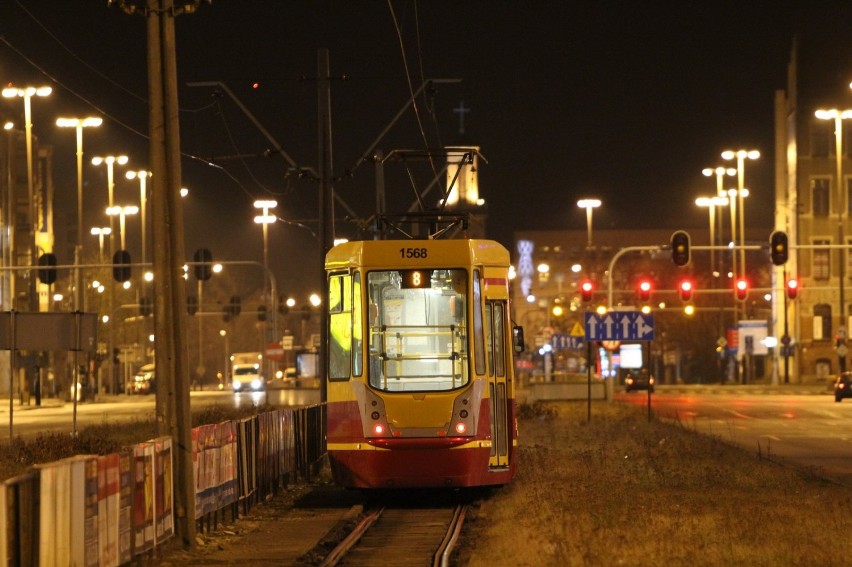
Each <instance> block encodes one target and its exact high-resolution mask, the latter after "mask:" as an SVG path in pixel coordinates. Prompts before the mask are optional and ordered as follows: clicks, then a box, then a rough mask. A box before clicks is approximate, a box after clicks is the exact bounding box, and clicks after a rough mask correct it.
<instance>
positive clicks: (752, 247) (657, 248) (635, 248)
mask: <svg viewBox="0 0 852 567" xmlns="http://www.w3.org/2000/svg"><path fill="white" fill-rule="evenodd" d="M826 247H827V246H814V248H826ZM690 248H691V249H692V250H731V248H730V247H728V246H691V247H690ZM736 248H742V249H743V250H762V249H764V248H766V247H765V246H759V245H756V244H755V245H746V246H738V247H736ZM736 248H735V250H736ZM791 248H792V247H791ZM663 250H671V246H670V245H665V246H628V247H626V248H622V249H621V250H619V251H618V252H616V253H615V255H614V256H613V257H612V260H610V261H609V270H608V274H607V308H608V309H612V300H613V288H612V274H613V272H614V270H615V264H616V262H618V260H619V258H621V257H622V256H623V255H625V254H627V253H630V252H662V251H663Z"/></svg>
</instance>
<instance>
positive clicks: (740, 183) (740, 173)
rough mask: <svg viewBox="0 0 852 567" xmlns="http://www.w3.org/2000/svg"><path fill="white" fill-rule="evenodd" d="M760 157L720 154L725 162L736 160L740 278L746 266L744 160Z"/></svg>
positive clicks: (729, 152)
mask: <svg viewBox="0 0 852 567" xmlns="http://www.w3.org/2000/svg"><path fill="white" fill-rule="evenodd" d="M759 157H760V152H759V151H757V150H737V151H733V150H725V151H724V152H722V159H725V160H732V159H736V160H737V191H738V193H737V196H738V201H739V202H738V203H737V208H739V215H740V218H739V224H740V274H741V277H744V276H745V271H746V264H745V203H744V202H743V197H745V195H743V192H742V191H743V189H744V188H745V160H746V159H757V158H759ZM734 245H735V246H736V239H734Z"/></svg>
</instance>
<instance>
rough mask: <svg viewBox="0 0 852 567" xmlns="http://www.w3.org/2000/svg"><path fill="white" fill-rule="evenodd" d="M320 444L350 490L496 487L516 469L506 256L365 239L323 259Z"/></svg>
mask: <svg viewBox="0 0 852 567" xmlns="http://www.w3.org/2000/svg"><path fill="white" fill-rule="evenodd" d="M325 267H326V275H327V277H328V302H327V306H328V310H329V313H328V325H329V329H328V337H329V339H328V341H329V348H328V349H327V352H328V355H327V356H328V358H327V365H326V369H327V376H326V380H327V402H328V403H327V416H328V418H327V419H328V421H327V448H328V456H329V460H330V463H331V470H332V474H333V477H334V480H335V482H336V483H338V484H340V485H342V486H346V487H350V488H377V489H379V488H380V489H387V488H409V487H474V486H486V485H502V484H505V483H507V482H509V481H510V480H511V479H512V477H513V476H514V474H515V454H516V448H517V438H518V434H517V423H516V417H515V380H514V363H513V357H514V354H515V352H520V350H521V348H522V347H521V345H523V330H522V329H521V328H519V327H515V326H513V325H512V323H511V319H510V315H509V253H508V251H507V250H506V249H505V248H504V247H503V246H501V245H500V244H499V243H497V242H494V241H490V240H476V239H458V240H371V241H358V242H347V243H344V244H339V245H337V246H335V247H334V248H333V249H331V250H330V251H329V252H328V254H327V255H326V263H325Z"/></svg>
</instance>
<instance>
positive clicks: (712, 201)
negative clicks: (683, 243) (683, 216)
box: [695, 196, 728, 276]
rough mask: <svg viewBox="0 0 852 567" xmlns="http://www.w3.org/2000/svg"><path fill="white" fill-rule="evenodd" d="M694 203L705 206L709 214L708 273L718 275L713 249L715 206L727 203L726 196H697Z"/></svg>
mask: <svg viewBox="0 0 852 567" xmlns="http://www.w3.org/2000/svg"><path fill="white" fill-rule="evenodd" d="M695 204H696V205H698V206H699V207H707V210H708V211H709V214H710V273H711V274H712V275H713V276H718V274H719V272H718V270H716V255H715V250H714V249H713V247H714V246H716V232H715V231H716V207H724V206H727V204H728V198H727V197H719V196H713V197H698V198H697V199H695Z"/></svg>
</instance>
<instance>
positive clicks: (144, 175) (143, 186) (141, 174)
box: [124, 169, 151, 264]
mask: <svg viewBox="0 0 852 567" xmlns="http://www.w3.org/2000/svg"><path fill="white" fill-rule="evenodd" d="M124 176H125V177H126V178H127V179H131V180H132V179H138V180H139V217H140V218H139V220H140V222H141V223H142V263H143V264H145V261H146V254H147V252H146V249H147V245H146V242H145V233H146V226H147V225H146V224H145V209H146V208H147V202H148V189H147V180H148V178H149V177H151V172H150V171H145V170H141V169H140V170H139V171H127V172H125V174H124Z"/></svg>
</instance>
